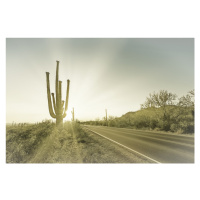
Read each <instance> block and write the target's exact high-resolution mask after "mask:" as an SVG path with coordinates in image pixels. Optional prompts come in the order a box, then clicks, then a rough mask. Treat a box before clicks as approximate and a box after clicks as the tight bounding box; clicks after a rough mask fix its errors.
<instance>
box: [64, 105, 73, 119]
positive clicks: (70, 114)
mask: <svg viewBox="0 0 200 200" xmlns="http://www.w3.org/2000/svg"><path fill="white" fill-rule="evenodd" d="M71 111H72V108H71V107H69V108H68V110H67V116H66V117H65V118H64V121H71V120H72V113H71Z"/></svg>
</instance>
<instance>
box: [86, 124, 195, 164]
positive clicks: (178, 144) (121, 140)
mask: <svg viewBox="0 0 200 200" xmlns="http://www.w3.org/2000/svg"><path fill="white" fill-rule="evenodd" d="M85 127H86V128H88V129H89V130H91V131H93V132H94V133H96V134H99V135H101V136H103V137H105V138H107V139H109V140H111V141H112V142H115V143H117V144H119V145H121V146H124V147H125V148H127V149H129V150H130V151H132V152H135V153H137V154H140V155H141V156H144V158H147V159H149V161H150V162H155V163H194V136H187V135H185V136H183V135H175V134H165V133H156V132H150V131H140V130H134V129H126V128H113V127H104V126H85Z"/></svg>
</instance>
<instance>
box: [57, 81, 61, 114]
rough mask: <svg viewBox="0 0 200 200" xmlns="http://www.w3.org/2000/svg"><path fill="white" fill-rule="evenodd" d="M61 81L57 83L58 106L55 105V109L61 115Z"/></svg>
mask: <svg viewBox="0 0 200 200" xmlns="http://www.w3.org/2000/svg"><path fill="white" fill-rule="evenodd" d="M61 88H62V81H59V85H58V104H57V109H58V114H59V115H62V90H61Z"/></svg>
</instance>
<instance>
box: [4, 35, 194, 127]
mask: <svg viewBox="0 0 200 200" xmlns="http://www.w3.org/2000/svg"><path fill="white" fill-rule="evenodd" d="M56 60H58V61H60V65H59V80H61V81H62V96H63V99H65V95H66V88H67V79H70V90H69V107H68V112H67V117H66V118H65V119H64V120H71V118H72V116H71V111H72V108H73V107H74V112H75V119H78V120H80V121H84V120H95V119H97V118H99V119H102V118H103V117H104V116H105V109H107V111H108V116H117V117H120V116H121V115H123V114H125V113H127V112H129V111H137V110H139V109H140V104H142V103H144V101H145V100H146V97H147V96H148V95H149V93H152V92H154V91H155V92H156V91H159V90H168V92H172V93H175V94H177V95H178V97H181V96H183V95H186V94H187V92H188V91H190V90H192V89H194V39H190V38H187V39H184V38H182V39H139V38H138V39H131V38H130V39H128V38H127V39H106V38H105V39H94V38H93V39H89V38H88V39H78V38H77V39H76V38H74V39H28V38H27V39H14V38H9V39H7V40H6V112H7V113H6V115H7V116H6V122H7V123H12V122H16V123H20V122H40V121H41V120H44V119H51V117H50V115H49V110H48V102H47V89H46V74H45V72H50V89H51V92H55V75H56Z"/></svg>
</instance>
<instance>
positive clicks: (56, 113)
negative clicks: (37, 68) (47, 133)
mask: <svg viewBox="0 0 200 200" xmlns="http://www.w3.org/2000/svg"><path fill="white" fill-rule="evenodd" d="M56 62H57V66H56V81H55V90H56V93H55V94H56V98H55V96H54V93H52V94H51V95H52V101H53V106H52V102H51V95H50V82H49V72H46V79H47V98H48V106H49V113H50V116H51V117H52V118H56V126H57V127H58V126H61V125H63V119H64V118H65V117H66V115H67V114H66V112H67V108H68V100H69V84H70V80H67V92H66V102H64V101H62V81H59V77H58V74H59V61H56ZM64 103H65V108H64ZM53 108H54V109H53Z"/></svg>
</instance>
